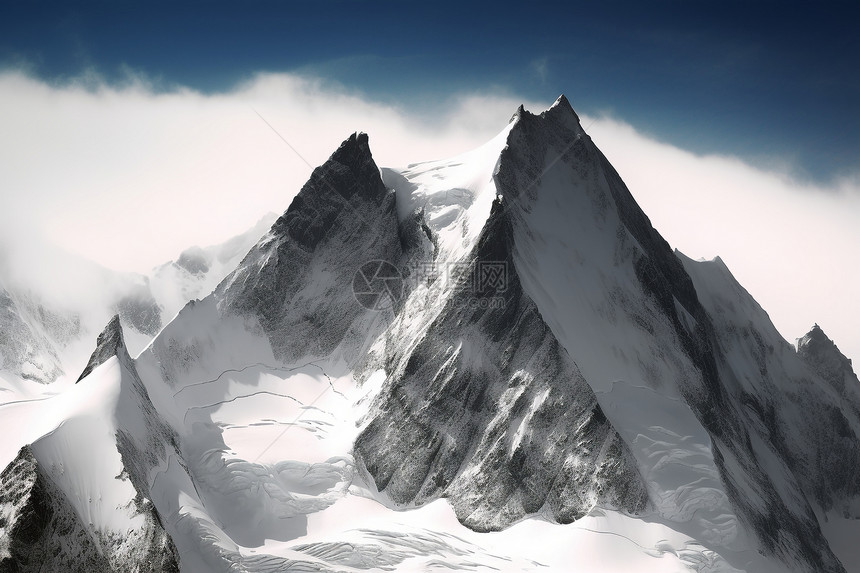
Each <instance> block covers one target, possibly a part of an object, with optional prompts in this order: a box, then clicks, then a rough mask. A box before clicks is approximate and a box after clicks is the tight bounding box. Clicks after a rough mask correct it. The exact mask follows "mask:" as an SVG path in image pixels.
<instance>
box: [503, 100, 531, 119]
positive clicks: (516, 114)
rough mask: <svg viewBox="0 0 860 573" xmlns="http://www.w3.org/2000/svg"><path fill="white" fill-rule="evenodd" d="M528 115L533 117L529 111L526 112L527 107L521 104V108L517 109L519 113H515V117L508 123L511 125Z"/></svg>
mask: <svg viewBox="0 0 860 573" xmlns="http://www.w3.org/2000/svg"><path fill="white" fill-rule="evenodd" d="M527 114H528V115H531V114H529V112H528V111H526V108H525V106H524V105H523V104H520V107H518V108H517V111H515V112H514V115H512V116H511V119H510V120H509V121H508V123H509V124H511V123H513V122H515V121H517V120H518V119H520V118H521V117H523V116H524V115H527Z"/></svg>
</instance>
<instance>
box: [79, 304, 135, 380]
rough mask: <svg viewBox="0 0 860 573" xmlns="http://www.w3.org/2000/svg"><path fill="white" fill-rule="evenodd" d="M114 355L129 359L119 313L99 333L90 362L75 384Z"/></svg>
mask: <svg viewBox="0 0 860 573" xmlns="http://www.w3.org/2000/svg"><path fill="white" fill-rule="evenodd" d="M113 356H117V357H120V356H122V358H124V359H126V360H128V351H127V350H126V348H125V340H124V338H123V335H122V325H121V324H120V320H119V315H118V314H117V315H114V317H113V318H112V319H111V320H110V322H109V323H108V325H107V326H106V327H105V329H104V330H103V331H102V333H101V334H99V337H98V339H97V340H96V349H95V350H93V353H92V355H91V356H90V360H89V362H87V365H86V367H85V368H84V371H83V372H81V375H80V376H78V379H77V380H76V381H75V384H77V383H78V382H80V381H81V380H83V379H84V378H86V377H87V376H89V374H90V372H92V371H93V370H95V369H96V368H98V367H99V366H101V365H102V364H104V363H105V362H107V361H108V359H109V358H111V357H113Z"/></svg>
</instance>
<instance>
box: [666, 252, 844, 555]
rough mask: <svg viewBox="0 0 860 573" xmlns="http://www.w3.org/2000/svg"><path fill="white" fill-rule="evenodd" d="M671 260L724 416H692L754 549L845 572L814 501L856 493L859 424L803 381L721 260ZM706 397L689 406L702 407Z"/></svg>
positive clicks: (818, 385)
mask: <svg viewBox="0 0 860 573" xmlns="http://www.w3.org/2000/svg"><path fill="white" fill-rule="evenodd" d="M679 257H680V258H681V260H682V262H683V264H684V266H685V268H686V269H687V270H688V271H689V273H690V275H691V276H692V277H693V279H694V284H695V285H696V288H697V289H699V291H700V292H701V293H703V294H702V295H701V300H702V304H703V306H704V308H706V309H707V313H708V320H709V324H710V326H709V329H708V330H709V331H710V334H709V338H708V340H709V341H710V343H711V345H712V347H713V355H714V357H715V359H716V364H717V369H718V380H719V382H720V384H721V386H722V391H723V394H724V398H723V399H722V403H723V406H722V407H723V408H724V410H721V411H720V412H719V415H718V416H713V417H702V418H700V419H701V420H702V422H703V425H705V427H706V429H708V431H709V432H710V433H711V435H712V439H713V440H714V444H715V448H714V450H715V453H716V454H718V455H719V457H718V462H719V464H720V470H721V473H722V477H723V482H724V484H725V486H726V489H727V491H728V493H729V494H730V496H731V499H732V503H733V505H734V507H735V508H736V509H737V511H738V513H739V516H740V517H741V518H742V519H744V521H745V522H746V523H747V524H748V525H749V526H750V527H751V528H752V529H753V530H754V531H755V532H756V534H757V535H758V537H759V539H760V541H761V543H762V548H763V549H764V550H765V551H766V552H767V553H770V554H775V555H777V556H779V557H780V558H782V559H783V560H784V561H785V562H786V563H788V564H790V565H791V566H792V569H793V570H802V571H816V572H817V571H844V568H843V567H842V565H841V564H840V563H839V562H838V560H837V559H836V558H835V557H834V555H833V553H832V552H831V550H830V547H829V546H828V544H827V541H826V540H825V539H824V537H823V535H822V533H821V530H820V528H819V526H818V521H817V519H816V517H815V514H814V512H813V504H815V505H818V506H819V507H821V508H823V509H825V510H828V509H830V508H831V507H832V506H833V505H834V503H835V501H836V500H838V499H844V496H846V495H847V496H848V497H851V496H856V495H857V493H858V492H860V482H858V478H857V477H856V476H857V475H858V472H860V442H858V440H857V437H856V434H855V431H856V428H858V427H860V424H858V423H857V422H852V421H849V419H847V418H846V417H845V413H844V412H843V410H842V408H840V407H838V405H837V404H835V403H834V402H833V401H832V397H830V396H828V393H827V392H826V390H825V388H824V387H823V383H822V382H820V381H817V380H815V379H813V376H814V375H813V373H812V372H808V376H809V377H807V376H806V375H804V369H803V368H802V367H801V366H800V364H799V363H798V362H799V361H798V359H797V356H796V354H795V352H794V351H793V350H792V349H791V347H790V346H789V345H788V344H787V343H786V342H785V341H784V340H783V339H782V338H781V337H780V336H779V334H778V333H777V331H776V329H775V328H774V327H773V325H772V324H771V322H770V319H769V318H768V317H767V314H766V313H765V312H764V310H762V308H761V307H760V306H759V305H758V303H756V302H755V300H753V298H752V297H751V296H750V295H749V293H747V292H746V290H744V289H743V287H741V286H740V285H739V284H738V283H737V281H736V280H735V279H734V277H733V276H732V275H731V273H730V272H729V270H728V268H727V267H726V266H725V264H724V263H723V262H722V261H721V260H719V259H716V260H715V261H712V262H695V261H692V260H690V259H688V258H686V257H684V256H683V255H679ZM712 293H735V297H734V298H728V299H727V298H724V295H715V294H712ZM798 372H799V373H800V374H798ZM708 396H709V394H707V393H705V394H700V399H698V400H695V401H693V400H691V405H697V407H698V408H699V409H703V408H707V407H708ZM851 409H853V408H848V409H847V410H851ZM854 419H856V416H854ZM706 422H707V423H706ZM765 468H767V470H766V469H765ZM774 524H779V527H775V526H774Z"/></svg>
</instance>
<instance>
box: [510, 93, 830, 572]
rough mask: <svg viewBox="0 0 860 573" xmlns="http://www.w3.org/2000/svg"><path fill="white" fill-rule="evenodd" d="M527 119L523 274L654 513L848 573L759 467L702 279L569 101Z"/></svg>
mask: <svg viewBox="0 0 860 573" xmlns="http://www.w3.org/2000/svg"><path fill="white" fill-rule="evenodd" d="M519 115H520V117H519V119H518V121H517V124H516V126H515V127H514V129H513V130H512V131H511V133H510V135H509V139H508V146H507V147H506V149H505V150H504V151H503V152H502V156H501V159H500V161H499V168H498V173H497V175H496V185H497V189H498V191H499V193H500V195H501V196H502V198H503V205H506V207H507V210H508V212H509V213H510V217H511V220H512V226H513V229H514V232H513V235H514V240H513V243H514V266H515V268H516V271H517V273H518V274H519V276H520V277H521V280H522V284H523V289H524V291H525V292H526V293H527V294H528V295H529V296H530V297H531V298H532V299H533V300H534V301H535V303H536V305H537V308H538V310H539V311H540V313H541V315H542V316H543V317H544V320H545V321H546V323H547V324H548V326H549V327H550V329H551V330H552V332H553V334H554V335H555V336H556V337H557V339H558V340H559V343H560V344H561V345H562V347H563V348H564V349H565V351H566V352H567V353H568V354H569V356H570V357H571V358H572V360H573V361H574V363H575V364H576V365H577V366H578V368H579V370H580V372H581V373H582V375H583V377H584V378H585V380H586V381H587V382H588V384H589V385H590V386H591V387H592V388H593V389H594V390H595V392H596V393H597V397H598V402H599V403H600V405H601V407H602V409H603V411H604V412H605V414H606V416H607V418H608V419H609V421H610V422H611V423H612V424H613V426H614V427H615V428H616V429H617V430H618V432H619V433H620V434H621V436H622V437H623V438H625V440H626V442H627V444H628V445H629V447H630V449H631V451H632V452H633V455H634V456H635V457H636V460H637V465H638V467H639V471H640V472H641V474H642V476H643V477H644V479H645V481H646V484H647V488H648V493H649V497H650V498H651V500H652V501H653V502H654V504H655V509H656V516H655V517H656V518H658V519H661V520H665V521H667V522H670V523H672V524H673V525H674V526H675V527H679V528H681V529H682V530H683V531H685V532H687V533H689V534H690V535H692V536H694V537H695V538H696V539H700V540H702V541H703V542H704V543H706V544H708V545H709V546H713V547H724V548H727V549H729V550H732V551H736V550H755V549H758V548H759V547H760V548H762V549H763V550H764V551H765V552H767V553H768V554H776V555H777V556H778V557H779V558H780V559H782V560H784V561H785V562H786V563H790V564H791V567H793V568H797V569H799V570H808V571H824V570H827V571H839V570H841V569H842V568H841V566H840V565H839V563H838V561H837V560H836V558H835V557H834V556H833V554H832V553H831V552H830V551H829V549H828V548H827V544H826V541H825V540H824V538H823V537H822V535H821V532H820V530H819V528H818V526H817V523H816V521H815V518H814V514H813V513H812V511H811V510H810V507H809V505H808V504H806V503H805V500H803V499H802V495H801V497H800V499H798V488H797V487H796V483H794V484H793V483H792V482H793V478H792V475H791V473H790V472H789V471H788V470H787V469H786V468H785V467H783V466H784V463H783V464H780V463H777V462H779V460H777V462H775V463H774V465H773V472H772V473H768V471H766V470H764V469H763V468H762V467H760V466H759V464H758V460H759V458H760V456H761V455H763V452H762V449H763V448H760V447H759V445H758V442H757V441H756V437H757V435H756V433H755V432H750V431H748V429H747V425H746V423H745V422H746V420H745V416H744V413H743V411H742V409H743V406H742V402H741V401H739V400H738V399H737V394H735V393H734V392H732V391H731V390H732V388H733V382H732V380H731V378H730V377H728V373H727V370H726V369H725V368H722V365H723V360H722V357H721V356H720V354H719V352H720V350H721V349H720V348H719V346H718V345H717V344H716V341H715V334H714V327H713V325H712V324H711V321H710V318H709V316H708V312H707V311H706V310H705V308H704V307H703V306H702V305H701V304H700V302H699V300H698V297H697V293H696V289H695V288H694V285H693V281H692V280H691V279H690V277H689V275H688V274H687V272H686V271H685V269H684V267H683V266H682V264H681V263H680V261H679V260H678V258H677V257H675V256H674V254H673V253H672V252H671V250H670V249H669V247H668V245H667V244H666V242H665V241H664V240H663V239H662V238H661V237H660V235H659V234H658V233H657V232H656V231H655V230H654V229H653V228H652V227H651V225H650V223H649V221H648V219H647V217H646V216H645V215H644V214H643V213H642V211H641V210H640V209H639V207H638V205H636V202H635V201H634V199H633V197H632V196H631V195H630V192H629V191H628V190H627V189H626V187H625V186H624V184H623V182H622V181H621V179H620V178H619V177H618V175H617V173H616V172H615V171H614V170H613V169H612V167H611V165H610V164H609V163H608V161H607V160H606V158H605V157H603V155H602V154H601V153H600V152H599V150H598V149H597V148H596V147H595V146H594V144H593V143H592V142H591V140H590V139H589V138H588V137H587V136H586V135H584V133H583V132H582V131H581V129H580V128H579V127H578V120H577V118H576V115H575V113H574V112H573V110H572V109H571V108H570V107H569V104H568V103H567V101H566V100H564V99H563V98H560V99H559V101H558V102H556V104H555V105H554V106H553V107H552V108H550V109H549V110H547V111H546V112H544V113H542V114H541V115H540V116H535V115H532V114H529V113H527V112H520V114H519ZM775 522H779V523H781V524H782V530H781V531H780V532H779V533H778V534H775V533H774V532H773V530H772V529H769V526H768V525H767V524H772V523H775ZM749 530H752V533H753V536H750V535H749V534H748V533H747V531H749Z"/></svg>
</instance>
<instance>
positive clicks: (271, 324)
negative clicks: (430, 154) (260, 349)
mask: <svg viewBox="0 0 860 573" xmlns="http://www.w3.org/2000/svg"><path fill="white" fill-rule="evenodd" d="M394 201H395V198H394V192H393V191H389V190H387V189H386V188H385V185H384V184H383V183H382V179H381V177H380V174H379V169H378V168H377V166H376V164H375V163H374V161H373V157H372V156H371V153H370V148H369V146H368V140H367V135H365V134H363V133H358V134H353V135H352V136H350V137H349V139H347V140H346V141H344V142H343V144H342V145H341V146H340V148H338V150H337V151H335V153H334V154H333V155H332V156H331V158H329V160H328V161H326V163H325V164H323V165H322V166H321V167H318V168H316V169H315V170H314V171H313V174H312V175H311V177H310V180H309V181H308V182H307V183H306V184H305V185H304V187H302V189H301V191H300V192H299V194H298V195H297V196H296V197H295V199H293V202H292V203H291V204H290V207H289V209H287V211H286V213H284V214H283V215H282V216H281V217H280V218H279V219H278V220H277V221H276V222H275V224H274V226H273V227H272V229H271V231H270V232H269V234H268V235H266V236H265V237H264V238H263V239H262V240H261V241H260V243H258V244H257V245H256V246H255V247H254V248H253V249H251V251H250V252H249V253H248V255H247V256H246V257H245V259H244V260H243V261H242V263H241V264H240V265H239V268H238V269H237V270H236V271H235V272H233V273H232V274H231V275H230V276H228V277H227V278H226V279H224V281H223V282H222V283H221V284H220V285H219V287H218V289H217V290H216V297H218V298H220V300H221V303H220V306H219V307H220V308H221V310H222V311H225V312H228V313H238V314H242V315H245V316H250V317H253V318H254V319H256V320H257V321H258V322H259V324H260V325H261V326H262V329H263V331H264V332H265V333H266V334H267V335H268V337H269V340H270V341H271V343H272V347H273V350H274V351H275V353H276V355H277V356H278V357H279V358H282V359H284V360H287V361H289V360H295V359H298V358H300V357H303V356H315V355H316V356H324V355H327V354H329V353H331V352H332V351H333V350H334V348H336V347H337V346H338V345H339V344H340V343H341V342H342V341H343V340H344V339H345V338H346V337H348V336H349V333H350V330H351V329H352V328H353V325H354V323H356V321H357V320H359V319H360V318H361V317H362V316H363V315H364V314H365V309H364V308H363V307H362V306H361V305H360V304H358V303H357V301H356V299H355V298H354V296H353V287H352V283H353V277H354V276H355V274H356V272H358V270H359V269H360V268H361V266H362V265H363V264H365V263H367V262H368V261H372V260H383V261H389V262H392V263H394V264H397V263H399V261H400V259H401V257H402V249H401V244H400V237H399V231H398V222H397V216H396V210H395V204H394ZM297 332H299V333H301V336H296V335H295V333H297ZM365 334H366V333H361V336H362V337H363V336H365Z"/></svg>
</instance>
